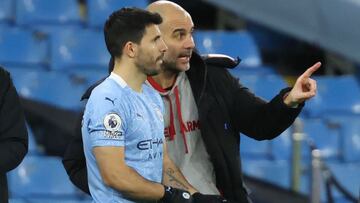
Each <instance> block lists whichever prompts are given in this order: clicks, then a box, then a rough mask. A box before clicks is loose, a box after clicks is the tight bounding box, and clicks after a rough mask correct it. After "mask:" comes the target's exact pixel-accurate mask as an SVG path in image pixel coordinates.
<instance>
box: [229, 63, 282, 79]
mask: <svg viewBox="0 0 360 203" xmlns="http://www.w3.org/2000/svg"><path fill="white" fill-rule="evenodd" d="M229 72H230V73H231V74H232V75H233V76H235V77H237V78H241V77H242V76H245V77H246V76H253V75H256V76H258V77H263V76H266V75H275V74H277V73H276V71H275V69H274V67H271V66H265V65H260V66H240V67H236V68H233V69H229Z"/></svg>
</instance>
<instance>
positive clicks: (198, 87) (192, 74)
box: [186, 52, 207, 105]
mask: <svg viewBox="0 0 360 203" xmlns="http://www.w3.org/2000/svg"><path fill="white" fill-rule="evenodd" d="M186 75H187V77H188V78H189V81H190V86H191V89H192V91H193V95H194V98H195V102H196V104H197V105H199V104H200V102H201V98H202V97H203V94H204V91H205V88H206V78H207V66H206V64H205V62H204V60H203V59H202V58H201V56H200V55H199V54H198V53H196V52H193V54H192V56H191V59H190V68H189V70H187V71H186Z"/></svg>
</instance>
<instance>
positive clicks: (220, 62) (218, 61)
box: [201, 54, 241, 69]
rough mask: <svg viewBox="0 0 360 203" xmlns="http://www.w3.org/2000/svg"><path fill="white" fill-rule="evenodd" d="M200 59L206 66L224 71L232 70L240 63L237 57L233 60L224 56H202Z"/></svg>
mask: <svg viewBox="0 0 360 203" xmlns="http://www.w3.org/2000/svg"><path fill="white" fill-rule="evenodd" d="M201 58H202V60H203V61H204V62H205V64H206V65H207V66H211V67H217V68H225V69H233V68H235V67H236V66H237V65H239V63H240V62H241V59H240V58H239V57H237V58H236V59H234V58H232V57H230V56H228V55H225V54H204V55H201Z"/></svg>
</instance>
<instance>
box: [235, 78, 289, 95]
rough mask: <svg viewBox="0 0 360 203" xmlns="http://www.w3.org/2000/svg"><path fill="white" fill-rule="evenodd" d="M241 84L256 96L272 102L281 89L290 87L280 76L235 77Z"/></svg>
mask: <svg viewBox="0 0 360 203" xmlns="http://www.w3.org/2000/svg"><path fill="white" fill-rule="evenodd" d="M234 76H235V77H236V78H238V79H239V80H240V83H241V84H243V85H244V86H245V87H247V88H249V89H250V91H252V92H253V93H255V95H256V96H258V97H261V98H263V99H265V100H271V99H272V98H273V97H274V96H276V95H277V94H278V93H279V92H280V90H281V89H283V88H285V87H287V86H288V85H287V84H286V83H285V81H284V80H283V79H282V78H281V77H280V76H279V75H264V76H261V75H240V76H238V75H234Z"/></svg>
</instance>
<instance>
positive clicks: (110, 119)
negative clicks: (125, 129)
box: [104, 113, 122, 138]
mask: <svg viewBox="0 0 360 203" xmlns="http://www.w3.org/2000/svg"><path fill="white" fill-rule="evenodd" d="M121 124H122V121H121V118H120V116H119V115H117V114H116V113H109V114H107V115H106V116H105V118H104V127H105V130H106V131H105V135H106V136H107V137H109V138H118V137H120V136H121V135H122V133H121V132H120V131H119V129H120V127H121Z"/></svg>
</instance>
